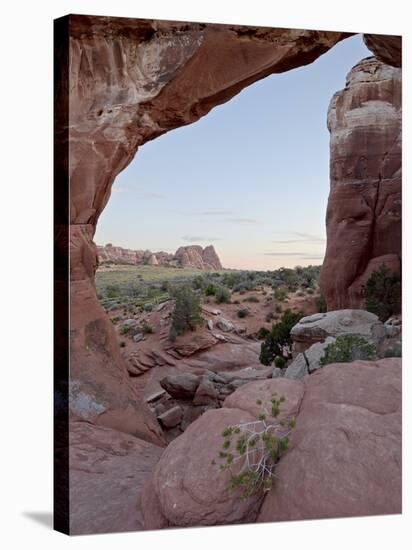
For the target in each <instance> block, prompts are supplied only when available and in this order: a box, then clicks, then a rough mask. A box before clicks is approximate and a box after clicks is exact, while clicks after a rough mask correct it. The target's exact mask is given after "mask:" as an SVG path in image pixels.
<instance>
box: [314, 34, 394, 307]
mask: <svg viewBox="0 0 412 550" xmlns="http://www.w3.org/2000/svg"><path fill="white" fill-rule="evenodd" d="M383 38H386V37H381V39H383ZM375 42H376V41H375ZM371 43H372V42H371V40H370V39H367V44H368V45H369V44H371ZM388 51H390V48H388ZM328 128H329V131H330V178H331V189H330V195H329V200H328V207H327V214H326V229H327V248H326V255H325V259H324V263H323V267H322V271H321V276H320V285H321V288H322V291H323V294H324V296H325V299H326V302H327V306H328V309H331V310H333V309H342V308H348V307H350V308H358V307H362V306H363V303H364V300H363V296H362V286H363V285H364V284H365V283H366V281H367V280H368V278H369V276H370V275H371V273H372V272H373V271H375V270H376V269H378V268H379V266H380V265H381V264H386V265H387V266H388V268H389V269H390V270H391V271H393V272H394V273H399V272H400V261H401V213H402V212H401V210H402V208H401V69H399V68H395V67H391V66H389V65H386V64H384V63H382V62H381V61H378V60H377V59H376V58H374V57H372V58H367V59H364V60H363V61H361V62H360V63H358V64H357V65H355V67H353V69H352V70H351V71H350V73H349V74H348V76H347V83H346V87H345V89H344V90H341V91H339V92H337V93H336V94H335V95H334V97H333V98H332V101H331V103H330V106H329V111H328ZM343 251H344V252H343Z"/></svg>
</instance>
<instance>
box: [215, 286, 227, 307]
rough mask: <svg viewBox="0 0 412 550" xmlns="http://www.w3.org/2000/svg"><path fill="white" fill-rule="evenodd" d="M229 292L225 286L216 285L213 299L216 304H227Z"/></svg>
mask: <svg viewBox="0 0 412 550" xmlns="http://www.w3.org/2000/svg"><path fill="white" fill-rule="evenodd" d="M230 297H231V293H230V290H229V289H228V288H226V287H225V286H220V285H219V286H218V287H217V288H216V292H215V300H216V303H217V304H228V303H229V302H230Z"/></svg>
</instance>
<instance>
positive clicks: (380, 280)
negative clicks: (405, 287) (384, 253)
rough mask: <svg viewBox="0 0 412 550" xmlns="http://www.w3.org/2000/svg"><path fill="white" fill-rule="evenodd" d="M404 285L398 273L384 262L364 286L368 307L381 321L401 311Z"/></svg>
mask: <svg viewBox="0 0 412 550" xmlns="http://www.w3.org/2000/svg"><path fill="white" fill-rule="evenodd" d="M401 293H402V285H401V279H400V277H399V276H398V275H395V274H393V273H391V272H390V270H389V269H388V267H386V265H384V264H382V265H381V266H380V268H379V269H378V270H377V271H374V272H373V273H372V274H371V276H370V277H369V279H368V281H367V283H366V286H365V287H364V296H365V301H366V309H367V310H368V311H370V312H371V313H375V315H377V316H378V317H379V319H380V320H381V321H386V319H388V318H389V317H390V316H391V315H394V314H395V313H399V312H400V311H401V304H402V298H401Z"/></svg>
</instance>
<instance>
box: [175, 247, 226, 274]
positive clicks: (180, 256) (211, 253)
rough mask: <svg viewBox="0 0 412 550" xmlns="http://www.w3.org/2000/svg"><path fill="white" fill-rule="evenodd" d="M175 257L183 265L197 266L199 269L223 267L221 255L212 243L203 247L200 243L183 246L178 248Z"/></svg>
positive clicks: (218, 268)
mask: <svg viewBox="0 0 412 550" xmlns="http://www.w3.org/2000/svg"><path fill="white" fill-rule="evenodd" d="M175 258H176V259H177V260H178V262H179V264H180V265H181V266H182V267H197V268H199V269H216V270H220V269H222V264H221V263H220V260H219V257H218V255H217V254H216V251H215V249H214V247H213V246H212V245H210V246H207V247H206V248H204V249H203V248H202V247H201V246H198V245H192V246H181V247H180V248H178V249H177V251H176V254H175Z"/></svg>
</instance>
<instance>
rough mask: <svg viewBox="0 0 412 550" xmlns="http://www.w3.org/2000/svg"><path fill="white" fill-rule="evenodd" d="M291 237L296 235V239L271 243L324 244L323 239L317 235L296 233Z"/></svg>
mask: <svg viewBox="0 0 412 550" xmlns="http://www.w3.org/2000/svg"><path fill="white" fill-rule="evenodd" d="M292 235H296V237H298V238H297V239H287V240H281V241H272V243H275V244H292V243H324V242H325V239H324V237H319V236H318V235H312V234H311V233H298V232H294V233H292Z"/></svg>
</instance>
